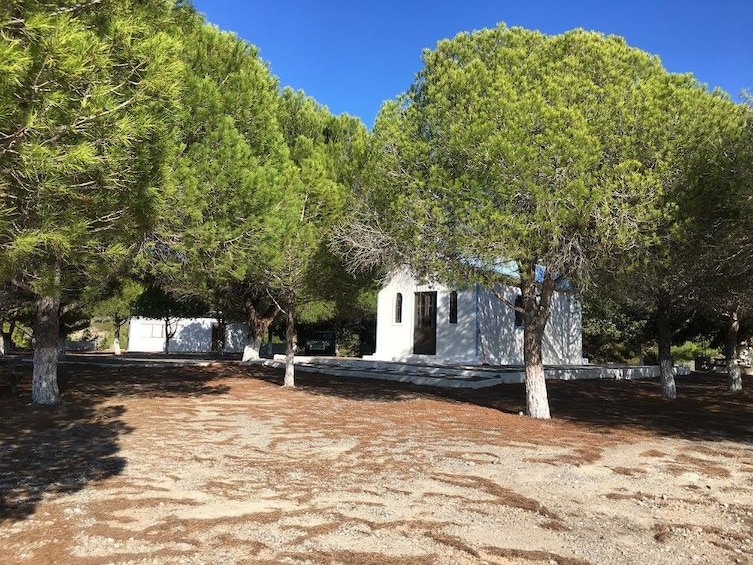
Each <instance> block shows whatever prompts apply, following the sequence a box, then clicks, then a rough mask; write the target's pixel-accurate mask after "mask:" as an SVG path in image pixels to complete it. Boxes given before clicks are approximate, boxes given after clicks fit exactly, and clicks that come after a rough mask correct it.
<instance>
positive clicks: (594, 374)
mask: <svg viewBox="0 0 753 565" xmlns="http://www.w3.org/2000/svg"><path fill="white" fill-rule="evenodd" d="M252 363H257V364H261V365H264V366H267V367H274V368H277V369H279V368H284V367H285V358H284V356H282V355H275V357H274V358H273V359H264V360H260V361H254V362H252ZM295 364H296V365H295V366H296V371H304V372H310V373H326V374H330V375H338V376H343V377H357V378H367V379H381V380H388V381H396V382H402V383H412V384H417V385H428V386H437V387H445V388H474V389H475V388H485V387H491V386H496V385H499V384H510V383H522V382H524V380H525V371H524V368H523V367H522V366H507V365H506V366H491V365H482V366H473V365H438V364H437V365H434V364H429V363H421V364H417V363H400V362H395V361H374V360H368V359H354V358H342V357H303V356H297V357H296V358H295ZM544 370H545V373H546V378H547V379H549V380H577V379H652V378H658V377H659V367H658V366H656V365H644V366H628V365H579V366H572V365H569V366H555V365H551V366H546V367H545V368H544ZM675 373H676V374H688V371H687V370H686V369H684V368H682V367H680V368H676V369H675Z"/></svg>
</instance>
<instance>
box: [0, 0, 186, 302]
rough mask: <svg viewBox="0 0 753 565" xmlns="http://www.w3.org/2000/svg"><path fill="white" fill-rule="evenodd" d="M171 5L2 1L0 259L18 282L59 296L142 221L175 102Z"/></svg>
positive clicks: (98, 273)
mask: <svg viewBox="0 0 753 565" xmlns="http://www.w3.org/2000/svg"><path fill="white" fill-rule="evenodd" d="M173 12H174V8H173V7H172V3H171V2H168V1H166V0H148V1H145V2H138V3H133V2H130V1H124V2H120V1H118V2H115V1H107V0H105V1H103V2H97V3H89V4H86V3H85V4H81V5H78V6H75V7H72V6H71V5H70V3H68V2H62V1H60V2H28V1H20V0H10V1H9V2H5V3H3V5H2V8H0V26H1V28H0V52H2V53H4V54H5V55H7V57H3V63H2V66H3V72H2V73H0V123H1V124H2V132H1V133H0V210H2V214H0V217H2V218H3V219H4V220H5V221H6V223H5V224H4V225H5V229H3V230H2V232H0V254H2V261H1V262H0V265H1V266H2V269H3V273H2V274H3V275H4V276H5V277H7V278H12V280H13V281H14V283H15V284H16V285H17V286H18V287H20V288H23V289H24V290H26V291H30V292H31V293H33V294H36V295H54V296H61V297H62V298H63V299H64V300H65V299H66V296H65V295H67V294H69V293H68V291H69V290H74V294H75V291H76V290H77V289H81V288H82V287H83V286H84V285H85V284H86V282H85V281H86V280H87V279H99V280H101V279H103V278H105V277H106V276H107V274H108V272H109V271H110V270H111V269H112V268H113V266H114V265H118V264H120V263H121V262H122V261H123V260H124V259H125V258H126V256H127V252H128V248H129V247H130V246H133V245H135V244H137V243H138V241H139V238H140V235H141V234H142V233H143V231H144V230H145V229H147V228H148V227H149V225H150V223H151V221H152V215H153V210H154V208H155V204H156V200H157V198H158V187H159V186H160V185H161V184H162V183H163V182H164V178H165V175H164V172H165V171H164V162H165V159H166V158H167V155H168V154H169V153H170V151H171V149H172V138H171V135H170V126H171V124H170V116H171V115H172V114H173V111H174V108H175V103H176V100H178V99H179V98H180V91H179V80H178V77H179V73H180V68H181V66H180V63H179V62H178V60H177V57H176V53H177V48H178V46H177V43H176V40H175V39H174V37H173V36H172V35H171V30H170V25H171V23H170V22H171V18H172V17H173ZM69 298H70V297H68V299H69Z"/></svg>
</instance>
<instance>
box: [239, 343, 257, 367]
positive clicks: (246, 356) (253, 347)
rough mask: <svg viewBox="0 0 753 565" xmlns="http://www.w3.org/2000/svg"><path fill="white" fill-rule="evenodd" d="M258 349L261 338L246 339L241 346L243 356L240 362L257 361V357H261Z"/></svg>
mask: <svg viewBox="0 0 753 565" xmlns="http://www.w3.org/2000/svg"><path fill="white" fill-rule="evenodd" d="M260 351H261V338H257V339H254V340H249V341H247V342H246V345H245V346H244V347H243V358H242V359H241V363H246V362H248V361H258V360H259V359H261V356H260V355H259V352H260Z"/></svg>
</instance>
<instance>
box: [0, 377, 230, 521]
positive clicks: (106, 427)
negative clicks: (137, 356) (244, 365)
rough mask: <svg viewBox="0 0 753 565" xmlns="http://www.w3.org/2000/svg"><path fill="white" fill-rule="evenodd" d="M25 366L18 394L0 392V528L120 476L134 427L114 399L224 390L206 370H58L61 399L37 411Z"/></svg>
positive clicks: (211, 392) (198, 393)
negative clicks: (126, 439) (126, 438)
mask: <svg viewBox="0 0 753 565" xmlns="http://www.w3.org/2000/svg"><path fill="white" fill-rule="evenodd" d="M24 365H25V366H24V367H23V369H22V378H21V382H20V384H19V390H18V395H17V396H12V395H11V394H10V391H9V390H5V389H0V524H2V523H3V522H8V521H16V520H21V519H24V518H27V517H29V516H31V515H32V514H33V513H34V512H35V509H36V507H37V505H38V504H39V503H40V502H41V501H42V500H43V499H45V498H55V497H58V496H63V495H65V494H68V493H72V492H76V491H78V490H80V489H82V488H84V487H85V486H86V485H87V484H89V483H91V482H97V481H101V480H104V479H106V478H108V477H112V476H116V475H118V474H120V473H122V472H123V470H124V469H125V467H126V465H127V461H126V460H125V459H124V458H123V457H119V456H118V452H119V451H120V445H119V438H120V437H121V435H123V434H127V433H130V432H131V431H132V428H130V427H129V426H128V425H126V423H125V421H124V420H123V415H124V414H125V411H126V409H125V407H124V406H123V405H119V404H117V398H118V397H125V396H134V395H135V396H145V397H152V396H168V397H169V396H199V395H208V394H224V393H225V392H227V390H228V387H227V386H223V385H216V386H214V385H212V384H211V382H210V381H212V380H213V379H215V378H217V377H218V376H222V375H218V374H217V372H215V371H209V370H201V371H195V370H194V371H188V370H187V369H186V368H171V369H169V370H168V369H151V370H149V371H148V372H146V371H143V370H141V371H134V370H133V369H130V370H129V368H127V367H104V368H103V367H94V366H77V365H61V366H60V367H59V372H58V383H59V387H60V391H61V402H60V403H59V404H58V405H56V406H50V407H42V406H35V405H32V404H31V403H30V400H31V382H30V381H31V369H32V368H31V364H24ZM3 368H4V367H2V366H0V370H2V369H3ZM113 399H114V400H115V402H114V403H113V402H112V400H113ZM106 401H108V402H106Z"/></svg>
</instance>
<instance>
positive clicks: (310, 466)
mask: <svg viewBox="0 0 753 565" xmlns="http://www.w3.org/2000/svg"><path fill="white" fill-rule="evenodd" d="M747 379H749V377H746V382H745V391H744V392H743V393H742V394H741V395H738V396H734V397H733V396H730V395H728V394H727V393H726V391H725V387H724V380H723V378H721V377H718V376H709V375H707V376H699V375H694V376H691V377H685V378H682V379H681V380H680V381H679V382H678V390H679V394H680V397H681V398H680V400H678V401H676V402H664V401H662V400H661V399H660V398H659V395H660V388H659V385H658V383H656V382H652V381H644V382H637V381H598V382H596V381H589V382H584V381H579V382H553V383H550V385H549V390H550V398H551V406H552V413H553V415H554V419H553V420H551V421H546V422H542V421H534V420H531V419H529V418H526V417H523V416H520V415H519V412H520V411H521V410H523V402H524V392H523V388H522V387H521V386H518V385H503V386H499V387H495V388H493V389H485V390H482V391H447V390H436V389H429V388H420V387H415V386H405V385H398V384H394V383H384V382H378V381H373V380H359V379H345V378H335V377H328V376H326V375H303V374H301V375H299V378H298V387H297V388H295V389H285V388H282V387H280V383H281V380H282V379H281V375H280V374H279V373H278V372H276V371H272V370H267V369H263V368H260V367H239V366H238V365H237V364H216V365H212V366H210V367H174V368H169V369H168V368H137V367H104V368H103V367H95V366H68V367H63V368H62V369H61V378H60V381H61V388H62V390H63V395H62V402H61V404H60V405H59V406H57V407H55V408H46V409H45V408H38V407H33V406H31V405H29V404H28V403H27V402H28V401H27V398H28V395H29V389H28V382H26V383H24V385H22V387H21V392H20V394H21V396H20V397H19V398H11V397H10V396H9V395H6V396H5V397H2V398H0V414H2V420H1V421H2V425H0V556H2V557H0V561H2V562H3V563H76V564H100V563H117V564H131V563H133V564H165V563H223V564H224V563H270V564H271V563H291V564H302V563H333V564H334V563H343V564H358V563H364V564H365V563H369V564H371V563H380V564H381V563H383V564H391V563H394V564H411V563H421V564H424V563H436V564H451V563H453V564H454V563H459V564H463V563H502V564H507V563H524V564H547V565H549V564H554V563H557V564H560V565H564V564H571V565H572V564H585V563H590V564H603V563H634V564H646V563H652V564H673V565H674V564H677V563H693V562H695V563H704V564H705V563H709V564H716V563H719V564H722V563H724V564H726V563H753V453H752V452H751V442H752V441H753V417H751V412H752V410H751V408H753V395H751V392H750V390H751V385H753V383H751V382H750V380H747ZM0 392H4V391H0Z"/></svg>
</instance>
